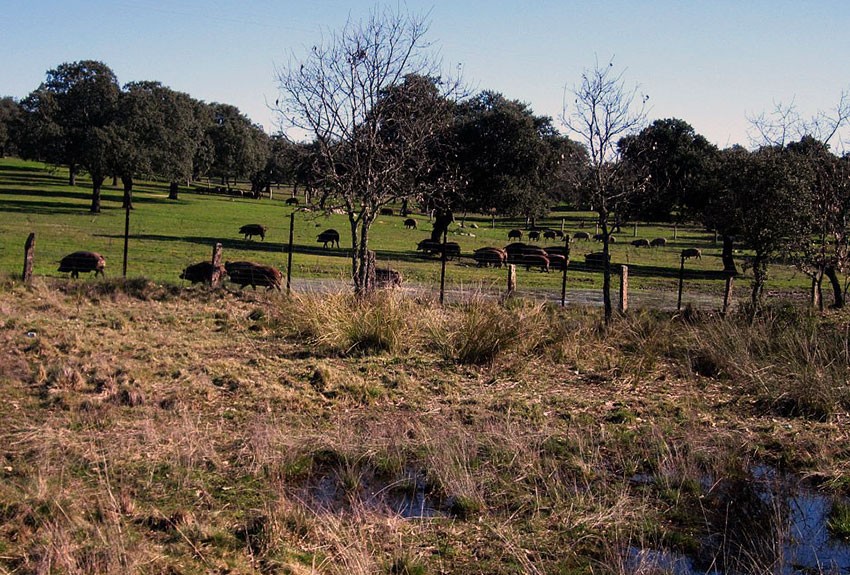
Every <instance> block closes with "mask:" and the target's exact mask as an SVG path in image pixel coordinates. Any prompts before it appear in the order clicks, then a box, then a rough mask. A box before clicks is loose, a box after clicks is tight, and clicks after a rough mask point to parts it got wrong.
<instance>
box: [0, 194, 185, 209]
mask: <svg viewBox="0 0 850 575" xmlns="http://www.w3.org/2000/svg"><path fill="white" fill-rule="evenodd" d="M7 196H28V197H30V198H32V199H8V198H7ZM91 197H92V193H91V189H84V188H80V189H79V191H71V190H67V189H49V190H45V189H41V190H22V189H0V212H13V213H31V214H85V215H91V211H89V206H90V205H91ZM123 198H124V193H123V192H121V191H115V190H112V189H109V190H102V191H101V197H100V199H101V211H102V212H106V211H111V210H123V207H122V205H121V204H122V202H123ZM68 200H73V201H77V202H80V203H78V204H72V205H69V204H68ZM186 203H187V202H181V201H180V200H169V199H168V198H167V197H165V196H163V197H161V198H156V197H149V196H133V205H136V206H143V205H145V204H148V205H152V204H171V205H184V204H186Z"/></svg>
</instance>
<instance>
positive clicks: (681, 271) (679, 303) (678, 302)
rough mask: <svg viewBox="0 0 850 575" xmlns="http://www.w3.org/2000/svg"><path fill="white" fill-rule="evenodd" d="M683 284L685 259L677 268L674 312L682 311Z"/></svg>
mask: <svg viewBox="0 0 850 575" xmlns="http://www.w3.org/2000/svg"><path fill="white" fill-rule="evenodd" d="M674 229H675V228H674ZM684 283H685V258H684V257H682V264H681V265H680V266H679V297H678V299H677V300H676V311H680V310H681V309H682V287H683V285H684Z"/></svg>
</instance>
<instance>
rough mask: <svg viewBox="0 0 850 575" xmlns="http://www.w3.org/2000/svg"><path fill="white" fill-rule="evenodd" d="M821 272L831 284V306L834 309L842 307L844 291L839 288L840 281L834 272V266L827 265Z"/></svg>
mask: <svg viewBox="0 0 850 575" xmlns="http://www.w3.org/2000/svg"><path fill="white" fill-rule="evenodd" d="M823 273H824V275H825V276H826V277H828V278H829V283H830V285H832V294H833V298H834V301H833V303H832V307H834V308H835V309H841V308H843V307H844V291H843V290H842V289H841V282H840V281H838V274H837V273H835V268H834V267H832V266H828V267H827V268H826V269H825V270H823Z"/></svg>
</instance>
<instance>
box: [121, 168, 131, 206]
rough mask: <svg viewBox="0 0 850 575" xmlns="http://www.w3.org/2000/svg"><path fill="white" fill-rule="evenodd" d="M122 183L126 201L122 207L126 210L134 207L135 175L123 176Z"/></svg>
mask: <svg viewBox="0 0 850 575" xmlns="http://www.w3.org/2000/svg"><path fill="white" fill-rule="evenodd" d="M121 183H123V184H124V201H123V203H122V204H121V207H122V208H124V209H125V210H132V209H133V176H121Z"/></svg>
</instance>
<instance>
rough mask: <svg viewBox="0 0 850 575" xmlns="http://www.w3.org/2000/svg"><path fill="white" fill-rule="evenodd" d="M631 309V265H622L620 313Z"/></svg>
mask: <svg viewBox="0 0 850 575" xmlns="http://www.w3.org/2000/svg"><path fill="white" fill-rule="evenodd" d="M628 309H629V266H620V313H626V311H628Z"/></svg>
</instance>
